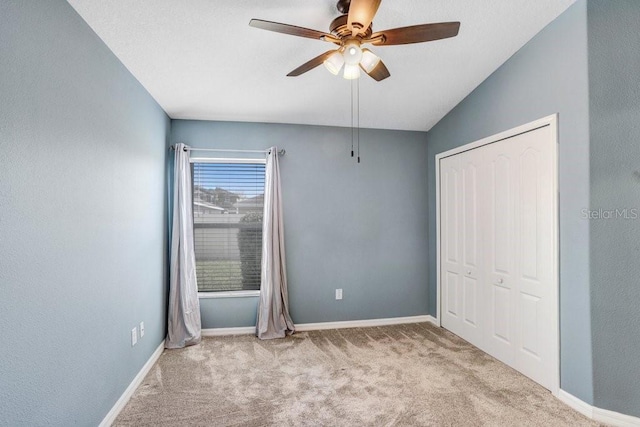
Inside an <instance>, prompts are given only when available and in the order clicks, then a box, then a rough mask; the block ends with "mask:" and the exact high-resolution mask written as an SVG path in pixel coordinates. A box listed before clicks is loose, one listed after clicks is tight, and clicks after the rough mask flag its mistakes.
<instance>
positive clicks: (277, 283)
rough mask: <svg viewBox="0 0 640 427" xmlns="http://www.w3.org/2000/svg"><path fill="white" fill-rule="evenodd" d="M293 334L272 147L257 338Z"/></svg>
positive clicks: (266, 187) (267, 175)
mask: <svg viewBox="0 0 640 427" xmlns="http://www.w3.org/2000/svg"><path fill="white" fill-rule="evenodd" d="M294 331H295V329H294V325H293V322H292V321H291V316H290V315H289V296H288V294H287V268H286V263H285V253H284V226H283V219H282V193H281V191H280V167H279V165H278V148H277V147H271V149H270V151H269V154H268V155H267V168H266V173H265V182H264V216H263V229H262V274H261V282H260V301H259V302H258V321H257V325H256V335H257V336H258V338H260V339H272V338H282V337H284V336H285V335H287V334H292V333H293V332H294Z"/></svg>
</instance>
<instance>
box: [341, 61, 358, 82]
mask: <svg viewBox="0 0 640 427" xmlns="http://www.w3.org/2000/svg"><path fill="white" fill-rule="evenodd" d="M343 77H344V78H345V79H347V80H353V79H357V78H358V77H360V66H359V65H357V64H344V75H343Z"/></svg>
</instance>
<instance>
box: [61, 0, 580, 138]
mask: <svg viewBox="0 0 640 427" xmlns="http://www.w3.org/2000/svg"><path fill="white" fill-rule="evenodd" d="M68 1H69V3H70V4H71V5H72V6H73V7H74V8H75V9H76V10H77V11H78V13H79V14H80V15H81V16H82V17H83V19H85V20H86V21H87V23H88V24H89V25H90V26H91V27H92V28H93V30H94V31H95V32H96V33H97V34H98V35H99V36H100V37H101V38H102V40H104V42H105V43H106V44H107V45H108V46H109V48H110V49H111V50H112V51H113V52H114V53H115V54H116V55H117V56H118V58H120V60H121V61H122V62H123V63H124V65H125V66H126V67H127V68H128V69H129V70H130V71H131V73H133V75H134V76H135V77H136V78H137V79H138V80H139V81H140V82H141V83H142V85H143V86H144V87H145V88H146V89H147V90H148V91H149V92H150V93H151V95H152V96H153V97H154V98H155V99H156V100H157V101H158V103H159V104H160V105H161V106H162V108H164V110H165V111H166V112H167V113H168V114H169V116H170V117H172V118H176V119H206V120H228V121H252V122H274V123H301V124H315V125H332V126H350V125H351V118H350V117H351V116H350V102H351V100H350V82H349V81H347V80H344V79H343V78H341V77H336V76H333V75H331V74H329V72H328V71H327V70H326V69H325V68H324V67H322V66H320V67H318V68H316V69H314V70H312V71H309V72H308V73H306V74H303V75H302V76H300V77H286V74H287V73H288V72H289V71H291V70H293V69H294V68H296V67H298V66H299V65H301V64H302V63H304V62H306V61H308V60H309V59H311V58H313V57H315V56H317V55H319V54H320V53H322V52H325V51H326V50H329V49H332V46H333V45H331V44H329V43H325V42H321V41H316V40H312V39H306V38H300V37H294V36H289V35H285V34H279V33H273V32H269V31H264V30H259V29H256V28H252V27H249V25H248V24H249V20H250V19H251V18H259V19H264V20H269V21H277V22H283V23H287V24H292V25H298V26H302V27H307V28H312V29H317V30H320V31H324V32H328V31H329V23H330V22H331V20H332V19H333V18H335V17H336V16H338V15H339V13H338V12H337V10H336V7H335V4H336V0H307V1H301V0H298V1H294V0H269V1H255V0H254V1H250V0H188V1H187V0H182V1H179V0H136V1H131V0H109V1H105V0H68ZM573 1H574V0H535V1H533V0H385V1H383V2H382V4H381V6H380V9H379V10H378V13H377V15H376V18H375V19H374V26H373V28H374V31H379V30H383V29H390V28H396V27H403V26H409V25H416V24H422V23H430V22H441V21H460V22H461V26H460V33H459V35H458V36H457V37H454V38H450V39H446V40H440V41H435V42H429V43H421V44H413V45H404V46H385V47H375V46H374V47H372V48H371V49H372V50H373V51H374V52H375V53H377V54H378V55H379V56H380V57H382V59H383V61H384V62H385V64H386V65H387V68H388V69H389V71H390V72H391V77H390V78H388V79H386V80H384V81H382V82H379V83H378V82H375V81H374V80H372V79H370V78H369V77H368V76H363V77H362V78H361V79H360V126H361V127H370V128H383V129H406V130H422V131H424V130H429V129H430V128H431V127H432V126H433V125H434V124H436V123H437V122H438V121H439V120H440V119H441V118H442V117H443V116H444V115H445V114H446V113H447V112H449V111H450V110H451V109H452V108H453V107H455V106H456V104H458V103H459V102H460V101H461V100H462V99H463V98H464V97H465V96H466V95H468V94H469V93H470V92H471V91H472V90H473V89H474V88H476V87H477V86H478V85H479V84H480V83H481V82H482V81H483V80H484V79H485V78H486V77H488V76H489V75H490V74H491V73H492V72H493V71H494V70H496V69H497V68H498V67H499V66H500V65H501V64H502V63H504V62H505V61H506V60H507V59H508V58H509V57H510V56H511V55H513V54H514V53H515V52H516V51H517V50H518V49H519V48H520V47H522V46H523V45H524V44H525V43H526V42H527V41H529V40H530V39H531V38H532V37H533V36H534V35H535V34H536V33H538V32H539V31H540V30H541V29H542V28H543V27H544V26H546V25H547V24H548V23H549V22H551V21H552V20H553V19H555V18H556V17H557V16H558V15H559V14H560V13H562V12H563V11H564V10H565V9H566V8H567V7H568V6H569V5H571V3H573Z"/></svg>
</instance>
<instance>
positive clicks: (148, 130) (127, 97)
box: [0, 0, 170, 426]
mask: <svg viewBox="0 0 640 427" xmlns="http://www.w3.org/2000/svg"><path fill="white" fill-rule="evenodd" d="M0 58H1V59H0V152H1V153H2V154H0V331H1V332H0V334H1V337H2V350H1V351H0V425H3V426H4V425H7V426H20V425H25V426H37V425H50V426H55V425H60V426H69V425H80V426H90V425H97V424H99V423H100V421H101V420H102V419H103V418H104V416H105V415H106V414H107V412H108V411H109V410H110V409H111V407H112V406H113V405H114V403H115V402H116V400H117V399H118V398H119V397H120V396H121V395H122V393H123V392H124V390H125V389H126V387H127V386H128V385H129V383H130V382H131V380H132V379H133V377H134V376H135V374H136V373H137V372H138V371H139V370H140V369H141V367H142V366H143V364H144V363H145V362H146V361H147V360H148V359H149V357H150V356H151V354H152V353H153V351H154V350H155V349H156V348H157V347H158V345H159V344H160V343H161V341H162V339H163V338H164V331H165V305H166V297H165V294H166V292H165V289H166V286H165V250H166V243H165V241H166V231H165V230H166V227H165V222H164V221H165V204H166V197H165V193H166V192H165V186H164V182H165V157H166V155H167V152H166V139H167V137H168V127H169V124H170V122H169V120H168V118H167V116H166V115H165V113H164V112H163V111H162V109H161V108H160V107H159V106H158V105H157V104H156V102H155V101H154V100H153V99H152V98H151V97H150V96H149V95H148V93H147V92H146V91H145V90H144V89H143V88H142V86H141V85H140V84H139V83H138V82H137V81H136V80H135V79H134V78H133V77H132V76H131V74H130V73H129V72H128V71H127V70H126V69H125V67H124V66H123V65H122V64H121V63H120V62H119V61H118V60H117V59H116V57H115V56H114V55H113V54H112V53H111V51H109V49H108V48H107V47H106V46H105V45H104V44H103V43H102V41H101V40H100V39H99V38H98V37H97V36H96V34H95V33H93V31H92V30H91V29H90V28H89V27H88V26H87V24H86V23H85V22H84V21H83V20H82V19H81V18H80V16H78V15H77V14H76V12H75V11H74V10H73V9H72V8H71V6H69V4H68V3H67V2H65V1H63V0H46V1H44V0H42V1H23V0H3V1H2V2H0ZM140 321H144V322H145V323H146V329H147V330H146V335H145V337H144V338H142V340H141V341H139V342H138V345H136V346H135V347H133V348H132V347H131V342H130V339H131V338H130V331H131V329H132V328H133V327H134V326H136V325H137V324H138V323H139V322H140Z"/></svg>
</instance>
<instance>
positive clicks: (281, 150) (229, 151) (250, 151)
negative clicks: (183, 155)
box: [169, 145, 286, 156]
mask: <svg viewBox="0 0 640 427" xmlns="http://www.w3.org/2000/svg"><path fill="white" fill-rule="evenodd" d="M169 148H171V149H172V150H175V149H176V146H175V145H172V146H171V147H169ZM184 151H217V152H223V153H268V152H269V151H270V150H269V149H267V150H231V149H225V148H191V147H185V148H184ZM285 153H286V151H285V150H284V148H282V149H280V150H278V155H279V156H284V154H285Z"/></svg>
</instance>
